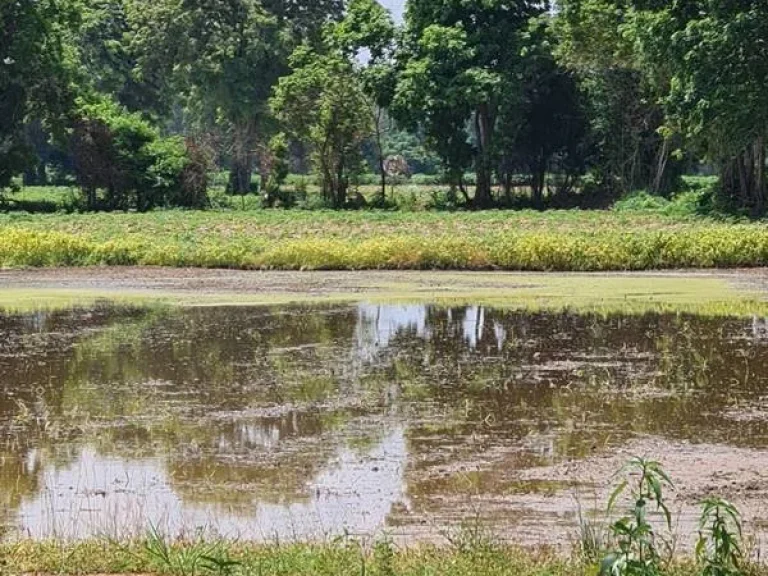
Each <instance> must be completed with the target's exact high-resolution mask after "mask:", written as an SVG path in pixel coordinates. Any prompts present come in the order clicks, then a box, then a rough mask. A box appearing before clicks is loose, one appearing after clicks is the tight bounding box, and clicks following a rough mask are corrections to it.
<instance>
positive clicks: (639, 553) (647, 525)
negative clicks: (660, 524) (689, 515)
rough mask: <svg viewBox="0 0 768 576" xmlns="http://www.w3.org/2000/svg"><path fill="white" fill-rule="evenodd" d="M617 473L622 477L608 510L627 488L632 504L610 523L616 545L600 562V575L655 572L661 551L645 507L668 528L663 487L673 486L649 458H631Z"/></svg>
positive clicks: (641, 575) (658, 571) (630, 575)
mask: <svg viewBox="0 0 768 576" xmlns="http://www.w3.org/2000/svg"><path fill="white" fill-rule="evenodd" d="M619 474H620V475H621V474H623V475H624V479H623V480H622V481H621V482H620V483H619V484H618V486H616V488H615V489H614V491H613V493H612V494H611V497H610V499H609V501H608V512H609V514H610V513H612V512H613V511H614V510H615V507H616V502H617V501H618V499H619V497H620V496H622V495H623V494H625V493H626V492H627V491H629V493H630V496H631V500H632V501H633V505H632V507H631V508H630V510H629V511H628V514H627V515H625V516H623V517H621V518H619V519H618V520H616V521H615V522H614V523H613V524H612V525H611V532H612V534H613V537H614V541H615V543H616V549H615V550H614V551H613V552H611V553H610V554H609V555H608V556H606V557H605V559H604V560H603V562H602V563H601V566H600V574H601V576H658V575H659V574H661V563H662V562H661V554H660V552H659V547H658V544H657V533H656V530H655V528H654V526H653V524H652V523H651V521H650V520H649V518H648V509H649V507H653V506H655V508H656V511H659V512H661V513H662V515H663V517H664V522H665V524H666V527H667V529H669V530H671V528H672V515H671V514H670V512H669V508H668V507H667V504H666V503H665V501H664V488H671V487H672V486H673V484H672V481H671V480H670V478H669V476H668V475H667V473H666V472H665V471H664V469H663V468H662V466H661V464H659V463H658V462H655V461H653V460H646V459H643V458H633V459H632V460H631V461H630V462H629V463H628V464H627V465H626V466H624V467H623V468H622V469H621V470H620V471H619Z"/></svg>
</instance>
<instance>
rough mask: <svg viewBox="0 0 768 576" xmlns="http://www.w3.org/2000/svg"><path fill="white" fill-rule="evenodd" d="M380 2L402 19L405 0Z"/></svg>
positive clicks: (384, 0) (382, 0)
mask: <svg viewBox="0 0 768 576" xmlns="http://www.w3.org/2000/svg"><path fill="white" fill-rule="evenodd" d="M380 2H381V3H382V4H383V5H384V6H385V7H386V8H389V9H390V10H392V14H394V15H395V18H397V19H398V20H401V19H402V17H403V6H405V0H380Z"/></svg>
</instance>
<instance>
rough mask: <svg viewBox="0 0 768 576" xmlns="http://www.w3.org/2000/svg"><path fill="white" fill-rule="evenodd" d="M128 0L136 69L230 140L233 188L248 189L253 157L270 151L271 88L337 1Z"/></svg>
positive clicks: (337, 7)
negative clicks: (294, 51)
mask: <svg viewBox="0 0 768 576" xmlns="http://www.w3.org/2000/svg"><path fill="white" fill-rule="evenodd" d="M125 1H126V3H127V6H128V9H127V11H128V19H129V22H130V24H131V36H132V49H133V50H134V51H135V53H136V54H137V56H138V72H139V73H140V74H141V76H142V77H144V78H145V79H152V78H153V79H162V81H163V83H164V86H165V88H166V90H167V91H169V92H171V93H173V94H181V95H182V101H183V104H184V105H185V106H186V109H187V113H188V114H191V115H192V116H194V117H195V118H196V119H197V120H198V121H199V122H201V123H203V124H206V125H208V126H211V125H212V126H216V127H217V129H218V132H219V133H220V134H223V136H224V141H225V142H227V143H228V150H227V152H228V154H227V155H228V156H229V157H230V159H231V177H230V189H231V190H232V191H233V192H236V193H244V192H247V191H248V190H249V189H250V181H251V174H252V172H253V167H254V163H255V160H256V159H257V156H264V155H266V154H268V145H267V144H268V142H269V140H270V138H271V134H272V126H271V122H270V121H271V118H270V114H269V107H268V99H269V96H270V94H271V92H272V88H273V87H274V86H275V84H276V83H277V80H278V78H279V77H280V76H282V75H284V74H286V73H287V72H288V56H289V55H290V53H291V51H292V49H293V47H294V46H295V45H296V44H297V43H299V42H302V41H307V42H313V41H314V40H315V39H316V38H317V37H318V35H319V31H320V30H321V28H322V26H323V25H324V24H325V23H326V22H327V21H329V20H332V19H333V18H335V17H337V16H338V11H339V10H340V5H339V4H340V3H339V0H322V1H320V2H317V1H316V0H264V1H263V2H262V1H259V0H185V1H184V2H179V1H177V0H156V1H151V2H150V1H147V0H125ZM168 99H171V97H170V96H169V98H168ZM268 164H269V163H268V162H265V163H264V164H263V166H264V165H268ZM266 176H267V175H265V174H262V177H266Z"/></svg>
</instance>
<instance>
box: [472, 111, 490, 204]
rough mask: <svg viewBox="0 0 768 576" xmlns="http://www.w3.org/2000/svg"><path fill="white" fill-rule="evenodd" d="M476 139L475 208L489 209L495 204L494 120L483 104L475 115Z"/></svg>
mask: <svg viewBox="0 0 768 576" xmlns="http://www.w3.org/2000/svg"><path fill="white" fill-rule="evenodd" d="M475 137H476V140H477V158H476V160H475V173H476V178H477V183H476V187H475V202H474V204H475V208H488V207H490V206H491V205H492V204H493V194H492V189H491V188H492V172H493V162H492V157H491V156H492V138H493V119H492V117H491V113H490V110H489V106H488V104H482V105H481V106H479V107H478V109H477V111H476V113H475Z"/></svg>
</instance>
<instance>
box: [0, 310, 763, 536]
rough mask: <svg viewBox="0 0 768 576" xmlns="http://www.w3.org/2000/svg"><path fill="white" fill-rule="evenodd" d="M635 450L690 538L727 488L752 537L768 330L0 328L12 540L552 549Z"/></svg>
mask: <svg viewBox="0 0 768 576" xmlns="http://www.w3.org/2000/svg"><path fill="white" fill-rule="evenodd" d="M636 451H644V452H648V455H651V456H655V457H659V458H661V459H662V460H663V461H664V463H665V465H667V466H668V467H669V468H670V470H671V471H672V472H673V474H674V473H677V474H678V475H679V476H680V477H681V480H682V484H681V485H680V486H678V488H679V492H680V494H679V495H678V497H677V501H676V510H678V511H679V517H680V518H682V520H681V524H682V525H686V523H688V524H690V523H691V522H693V506H695V504H696V499H697V498H701V497H703V496H704V495H706V494H707V493H710V492H712V491H713V490H721V491H725V493H724V494H722V495H723V496H727V497H731V498H733V499H735V500H736V501H737V502H742V503H743V505H745V506H746V507H747V508H748V511H749V514H748V521H749V523H750V526H751V527H752V528H753V529H754V530H756V531H759V530H761V529H763V528H765V526H766V525H768V523H766V520H768V513H766V510H765V509H764V506H765V504H766V502H768V498H767V497H766V496H767V495H766V492H765V491H766V489H767V488H766V486H768V484H766V481H767V480H768V467H767V466H766V464H767V463H768V323H766V322H765V321H764V320H762V319H758V318H754V319H723V318H700V317H694V316H679V315H657V314H649V315H645V316H627V317H625V316H621V315H613V316H598V315H577V314H569V313H558V314H553V313H527V312H513V311H503V310H494V309H488V308H482V307H459V308H444V307H433V306H383V305H382V306H379V305H357V306H334V307H279V308H239V307H222V308H191V309H167V308H130V307H114V306H109V305H102V306H97V307H94V308H91V309H77V310H70V311H64V312H40V313H35V314H28V315H3V316H0V524H2V525H4V526H6V527H7V529H8V531H9V533H10V534H12V535H16V536H24V537H33V538H51V537H57V538H88V537H93V536H102V535H106V536H110V537H116V538H124V537H129V536H134V535H140V534H143V533H145V532H146V531H147V530H148V529H149V528H150V527H152V528H154V529H157V530H159V531H161V532H164V533H167V534H169V535H173V536H184V535H191V534H197V533H201V532H202V533H210V534H215V535H221V536H225V537H230V538H242V539H256V540H270V541H271V540H274V539H279V540H280V541H285V540H304V539H320V538H328V537H332V536H337V535H343V534H352V535H366V536H367V535H375V534H380V533H386V534H389V535H391V536H393V537H403V538H408V539H410V538H420V539H430V540H435V539H439V538H443V537H450V535H451V534H453V533H455V531H456V530H458V529H459V527H460V526H462V525H464V526H471V527H475V528H477V527H482V529H483V530H487V531H488V532H491V533H493V534H495V535H496V536H498V537H500V538H506V539H510V540H514V541H516V542H525V543H531V544H537V543H543V542H546V543H553V544H559V543H563V542H564V541H566V540H567V539H568V538H570V537H571V536H572V535H573V534H575V528H576V526H577V511H578V509H579V508H580V507H581V508H583V509H589V508H590V507H598V506H597V505H596V504H595V503H596V502H598V501H602V499H603V497H604V494H605V490H606V489H607V485H608V484H609V483H610V482H611V477H610V474H611V472H612V471H613V469H614V467H615V465H616V464H617V463H618V464H620V463H621V461H623V460H624V459H626V458H628V457H629V456H630V455H632V454H634V453H635V452H636ZM763 469H765V474H766V475H765V476H763V472H762V470H763ZM747 482H752V483H753V484H755V486H753V488H752V489H750V486H751V484H749V485H748V484H747ZM729 491H730V492H733V493H728V492H729Z"/></svg>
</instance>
